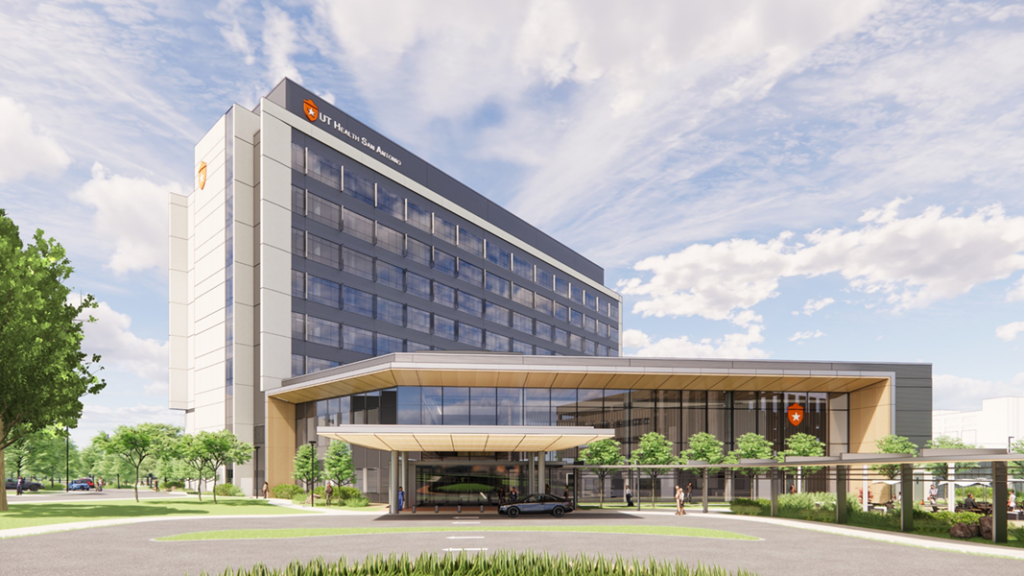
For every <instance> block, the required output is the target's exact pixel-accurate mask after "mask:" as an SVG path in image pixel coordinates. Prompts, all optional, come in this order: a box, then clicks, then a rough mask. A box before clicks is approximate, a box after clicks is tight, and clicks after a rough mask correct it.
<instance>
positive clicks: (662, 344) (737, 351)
mask: <svg viewBox="0 0 1024 576" xmlns="http://www.w3.org/2000/svg"><path fill="white" fill-rule="evenodd" d="M762 330H763V328H762V327H761V326H758V325H752V326H750V327H749V328H747V332H746V333H745V334H744V333H735V334H726V335H724V336H722V337H721V338H714V339H712V338H702V339H701V340H699V341H696V342H694V341H691V340H690V338H689V337H688V336H680V337H678V338H661V339H660V340H657V341H654V340H652V339H651V338H650V337H649V336H647V335H646V334H644V333H643V332H641V331H639V330H626V331H625V332H624V333H623V338H625V340H623V346H624V347H626V348H638V350H637V352H636V355H637V356H644V357H654V358H767V357H768V356H770V354H769V353H768V352H766V351H765V350H763V349H761V348H757V347H756V346H755V345H756V344H760V343H762V342H764V336H762V335H761V331H762Z"/></svg>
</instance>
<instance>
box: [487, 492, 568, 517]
mask: <svg viewBox="0 0 1024 576" xmlns="http://www.w3.org/2000/svg"><path fill="white" fill-rule="evenodd" d="M573 510H575V507H574V506H573V505H572V501H571V500H566V499H565V498H559V497H558V496H552V495H551V494H532V495H530V496H527V497H526V498H523V499H522V500H517V501H515V502H510V503H508V504H503V505H501V506H498V514H507V515H508V517H509V518H515V517H517V516H519V515H520V514H551V515H552V516H554V517H555V518H561V517H562V516H565V514H566V512H572V511H573Z"/></svg>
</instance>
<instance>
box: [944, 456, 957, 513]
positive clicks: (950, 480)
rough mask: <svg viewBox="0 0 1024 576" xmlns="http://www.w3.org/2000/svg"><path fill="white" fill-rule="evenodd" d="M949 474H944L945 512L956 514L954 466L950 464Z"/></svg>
mask: <svg viewBox="0 0 1024 576" xmlns="http://www.w3.org/2000/svg"><path fill="white" fill-rule="evenodd" d="M947 466H949V468H948V470H949V472H948V473H947V474H946V510H949V511H950V512H956V484H955V483H954V480H955V479H956V464H953V463H952V462H950V463H949V464H947Z"/></svg>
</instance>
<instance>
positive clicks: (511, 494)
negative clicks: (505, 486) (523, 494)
mask: <svg viewBox="0 0 1024 576" xmlns="http://www.w3.org/2000/svg"><path fill="white" fill-rule="evenodd" d="M508 499H509V501H511V502H515V501H516V500H519V491H518V490H516V487H515V486H513V487H512V490H511V491H510V492H509V493H508Z"/></svg>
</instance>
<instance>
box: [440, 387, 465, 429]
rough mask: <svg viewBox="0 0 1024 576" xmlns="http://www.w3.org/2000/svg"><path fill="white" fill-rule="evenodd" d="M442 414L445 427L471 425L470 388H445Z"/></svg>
mask: <svg viewBox="0 0 1024 576" xmlns="http://www.w3.org/2000/svg"><path fill="white" fill-rule="evenodd" d="M442 414H443V418H444V425H445V426H453V425H454V426H466V425H468V424H469V388H454V387H447V386H446V387H445V388H444V396H443V408H442Z"/></svg>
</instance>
